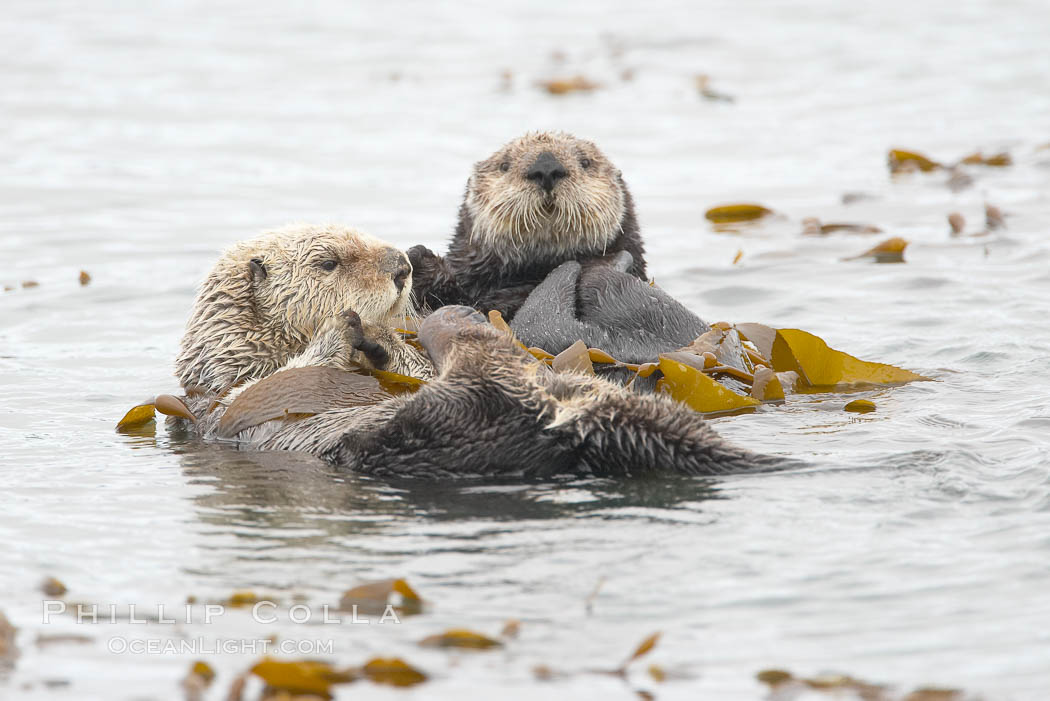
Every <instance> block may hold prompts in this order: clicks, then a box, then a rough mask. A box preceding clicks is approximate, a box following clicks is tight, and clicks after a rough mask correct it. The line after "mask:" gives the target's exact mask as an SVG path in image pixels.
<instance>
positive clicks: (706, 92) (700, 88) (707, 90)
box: [693, 73, 736, 102]
mask: <svg viewBox="0 0 1050 701" xmlns="http://www.w3.org/2000/svg"><path fill="white" fill-rule="evenodd" d="M693 81H694V83H695V84H696V91H697V92H698V93H700V96H701V97H702V98H704V99H705V100H712V101H714V102H733V101H734V100H735V99H736V98H734V97H733V96H732V95H727V94H726V93H723V92H718V91H717V90H713V89H712V88H711V85H710V83H711V76H709V75H707V74H705V73H700V74H697V75H696V76H695V77H694V79H693Z"/></svg>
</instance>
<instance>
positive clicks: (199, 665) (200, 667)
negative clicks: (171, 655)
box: [190, 660, 215, 684]
mask: <svg viewBox="0 0 1050 701" xmlns="http://www.w3.org/2000/svg"><path fill="white" fill-rule="evenodd" d="M190 673H191V674H196V675H197V676H199V677H201V678H202V679H204V681H205V682H207V683H208V684H211V683H212V681H214V680H215V670H214V669H212V666H211V665H210V664H208V663H207V662H204V661H203V660H197V661H196V662H194V663H193V666H191V667H190Z"/></svg>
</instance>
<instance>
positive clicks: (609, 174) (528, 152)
mask: <svg viewBox="0 0 1050 701" xmlns="http://www.w3.org/2000/svg"><path fill="white" fill-rule="evenodd" d="M626 207H627V201H626V197H625V194H624V185H623V179H622V176H621V174H620V171H619V170H617V169H616V167H615V166H613V164H612V163H610V162H609V160H608V159H607V158H606V157H605V155H604V154H602V152H601V151H599V150H598V147H597V146H595V145H594V144H592V143H591V142H590V141H584V140H582V139H577V138H576V137H574V136H572V135H570V134H565V133H561V132H539V133H529V134H526V135H525V136H522V137H521V138H518V139H515V140H514V141H511V142H510V143H509V144H507V145H505V146H504V147H503V148H501V149H500V150H499V151H497V152H496V153H494V154H493V155H492V156H491V157H489V158H488V159H486V160H484V161H481V162H480V163H477V164H475V166H474V172H473V174H472V175H471V176H470V180H469V181H468V183H467V195H466V200H465V201H464V208H465V209H466V213H467V214H469V215H470V218H471V221H472V225H471V231H470V236H471V240H473V241H475V242H477V243H479V244H481V245H485V246H488V247H490V248H492V249H494V250H496V251H498V252H499V253H501V254H502V255H503V257H505V258H511V259H517V260H528V259H535V258H537V257H544V256H545V254H546V257H549V256H550V254H555V255H557V256H572V255H574V254H578V253H601V252H603V251H604V249H605V247H606V246H607V245H608V244H610V243H611V242H612V241H614V240H615V239H616V237H617V236H618V235H619V234H620V225H621V221H622V219H623V217H624V214H625V211H626Z"/></svg>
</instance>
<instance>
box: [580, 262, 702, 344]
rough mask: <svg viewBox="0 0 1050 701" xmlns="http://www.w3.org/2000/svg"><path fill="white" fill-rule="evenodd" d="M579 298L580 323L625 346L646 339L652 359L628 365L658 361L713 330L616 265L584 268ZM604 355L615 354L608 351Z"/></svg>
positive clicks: (679, 305) (677, 304)
mask: <svg viewBox="0 0 1050 701" xmlns="http://www.w3.org/2000/svg"><path fill="white" fill-rule="evenodd" d="M577 294H578V300H579V301H578V304H577V308H578V316H579V318H580V320H581V321H583V322H584V323H586V324H590V325H595V326H599V327H601V328H603V329H607V330H609V333H610V335H612V336H613V337H614V338H617V339H622V340H624V341H631V340H635V339H638V338H639V334H641V338H644V339H645V343H647V344H649V348H648V354H649V355H648V356H647V357H639V358H637V359H636V360H633V361H628V362H645V361H646V360H654V359H655V358H656V356H657V355H659V354H660V353H665V352H667V351H672V350H676V349H678V348H681V347H682V346H686V345H688V344H689V343H691V342H692V341H693V339H695V338H696V337H697V336H699V335H701V334H703V333H705V332H707V331H709V330H710V328H711V327H710V326H709V325H708V324H707V323H706V322H704V321H703V320H702V319H701V318H700V317H698V316H697V315H696V314H693V313H692V312H691V311H689V310H688V309H686V307H685V306H684V305H683V304H682V303H681V302H679V301H678V300H676V299H675V298H674V297H672V296H671V295H669V294H667V293H666V292H664V291H663V290H662V289H660V288H659V287H657V286H656V285H650V284H648V283H647V282H644V281H642V280H639V279H638V278H636V277H635V276H633V275H630V274H629V273H626V272H621V271H620V270H617V269H616V268H614V267H612V266H601V265H591V266H587V267H586V268H584V269H583V272H582V274H581V275H580V280H579V283H578V285H577ZM629 345H630V346H631V347H636V346H637V345H638V344H637V343H631V344H629ZM603 350H605V351H607V352H609V353H613V350H612V349H609V348H605V349H603ZM642 350H643V352H644V351H645V349H642ZM613 355H614V356H615V353H613ZM624 360H626V358H624Z"/></svg>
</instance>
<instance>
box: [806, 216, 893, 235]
mask: <svg viewBox="0 0 1050 701" xmlns="http://www.w3.org/2000/svg"><path fill="white" fill-rule="evenodd" d="M881 233H882V229H880V228H879V227H877V226H871V225H870V224H853V223H847V222H833V223H831V224H822V223H821V222H820V220H819V219H817V218H816V217H806V218H805V219H803V220H802V234H803V235H804V236H827V235H828V234H881Z"/></svg>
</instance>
